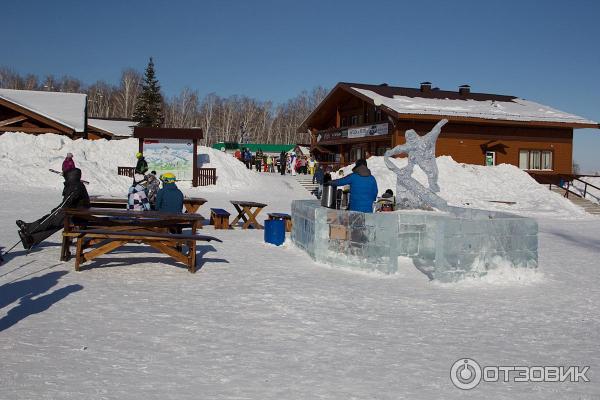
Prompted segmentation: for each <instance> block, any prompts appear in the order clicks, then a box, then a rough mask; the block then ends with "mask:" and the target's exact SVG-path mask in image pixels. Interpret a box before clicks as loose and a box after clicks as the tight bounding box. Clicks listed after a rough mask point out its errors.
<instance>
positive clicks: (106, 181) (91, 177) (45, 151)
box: [0, 132, 256, 196]
mask: <svg viewBox="0 0 600 400" xmlns="http://www.w3.org/2000/svg"><path fill="white" fill-rule="evenodd" d="M137 151H138V141H137V139H125V140H111V141H108V140H105V139H101V140H83V139H77V140H71V139H70V138H68V137H65V136H61V135H55V134H43V135H37V136H36V135H30V134H25V133H13V132H8V133H4V134H2V135H0V164H1V166H2V168H0V178H1V179H2V182H3V184H8V185H14V186H25V187H36V188H37V187H51V188H57V187H58V188H62V182H63V179H62V177H61V176H59V175H57V174H54V173H52V172H50V171H49V170H48V169H49V168H52V169H55V170H59V171H60V170H61V167H62V162H63V160H64V158H65V155H66V154H67V153H69V152H70V153H73V158H74V160H75V165H76V166H77V167H78V168H80V169H81V170H82V179H84V180H87V181H89V182H90V184H89V186H88V192H89V193H90V194H103V195H114V196H124V195H125V194H126V193H127V189H128V188H129V186H130V185H131V178H128V177H124V176H119V175H117V167H119V166H134V165H135V163H136V159H135V153H136V152H137ZM198 153H199V154H206V155H208V157H205V159H209V160H210V162H206V163H204V164H203V167H211V168H216V169H217V184H216V185H214V186H205V187H202V189H201V190H202V191H205V192H206V191H223V192H227V191H230V190H233V189H238V188H242V187H247V186H248V185H254V184H256V174H254V173H252V172H251V171H249V170H247V169H246V167H245V166H244V165H243V164H242V163H240V162H239V161H238V160H236V159H235V158H234V157H232V156H231V155H228V154H226V153H223V152H220V151H217V150H214V149H211V148H208V147H204V146H199V147H198ZM179 186H180V187H182V188H183V189H184V190H185V192H186V193H190V194H193V193H194V191H197V190H200V188H194V189H192V188H191V183H189V182H181V183H180V184H179Z"/></svg>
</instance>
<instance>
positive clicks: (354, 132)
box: [348, 123, 388, 139]
mask: <svg viewBox="0 0 600 400" xmlns="http://www.w3.org/2000/svg"><path fill="white" fill-rule="evenodd" d="M387 134H388V124H387V123H385V124H377V125H371V126H361V127H359V128H351V129H348V139H354V138H360V137H366V136H379V135H387Z"/></svg>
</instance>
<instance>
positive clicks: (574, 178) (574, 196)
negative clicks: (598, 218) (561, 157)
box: [529, 171, 600, 215]
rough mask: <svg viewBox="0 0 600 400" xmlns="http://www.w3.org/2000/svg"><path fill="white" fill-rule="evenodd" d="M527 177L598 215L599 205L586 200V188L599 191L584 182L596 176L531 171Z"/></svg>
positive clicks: (597, 188) (587, 194) (599, 212)
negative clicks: (575, 184) (587, 178)
mask: <svg viewBox="0 0 600 400" xmlns="http://www.w3.org/2000/svg"><path fill="white" fill-rule="evenodd" d="M529 175H530V176H531V177H532V178H533V179H535V180H536V181H537V182H538V183H539V184H541V185H548V187H549V188H550V190H552V191H553V192H555V193H558V194H560V195H561V196H563V197H566V198H567V199H569V200H570V201H571V202H572V203H573V204H576V205H578V206H579V207H581V208H583V209H584V210H585V211H587V212H588V213H590V214H593V215H600V205H599V204H596V203H594V202H592V201H590V200H588V199H587V198H586V197H588V196H589V193H588V188H593V189H596V190H600V188H599V187H597V186H595V185H593V184H591V183H589V182H586V181H585V178H586V177H595V178H597V176H596V175H574V174H554V173H536V172H533V171H530V172H529ZM574 182H577V183H578V186H577V187H576V186H574Z"/></svg>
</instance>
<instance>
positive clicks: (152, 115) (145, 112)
mask: <svg viewBox="0 0 600 400" xmlns="http://www.w3.org/2000/svg"><path fill="white" fill-rule="evenodd" d="M162 105H163V98H162V95H161V94H160V85H159V84H158V79H156V77H155V75H154V62H153V61H152V57H150V61H148V66H147V67H146V72H145V74H144V82H143V83H142V93H141V94H140V96H139V97H138V100H137V104H136V106H135V111H134V112H133V119H134V121H139V125H138V126H141V127H154V128H158V127H161V126H162V124H163V122H164V120H165V117H164V114H163V110H162Z"/></svg>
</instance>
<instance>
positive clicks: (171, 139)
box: [133, 127, 202, 186]
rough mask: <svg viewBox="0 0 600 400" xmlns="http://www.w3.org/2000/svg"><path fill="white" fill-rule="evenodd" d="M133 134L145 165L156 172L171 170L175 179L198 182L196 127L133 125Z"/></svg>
mask: <svg viewBox="0 0 600 400" xmlns="http://www.w3.org/2000/svg"><path fill="white" fill-rule="evenodd" d="M133 137H135V138H137V139H138V140H139V151H141V152H142V153H144V157H145V158H146V162H147V163H148V169H149V170H150V171H156V173H157V174H159V175H160V174H164V173H167V172H171V173H173V174H175V176H176V177H177V180H178V181H192V186H196V185H197V184H198V165H197V164H198V159H197V157H198V140H199V139H202V129H199V128H141V127H135V128H134V132H133Z"/></svg>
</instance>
